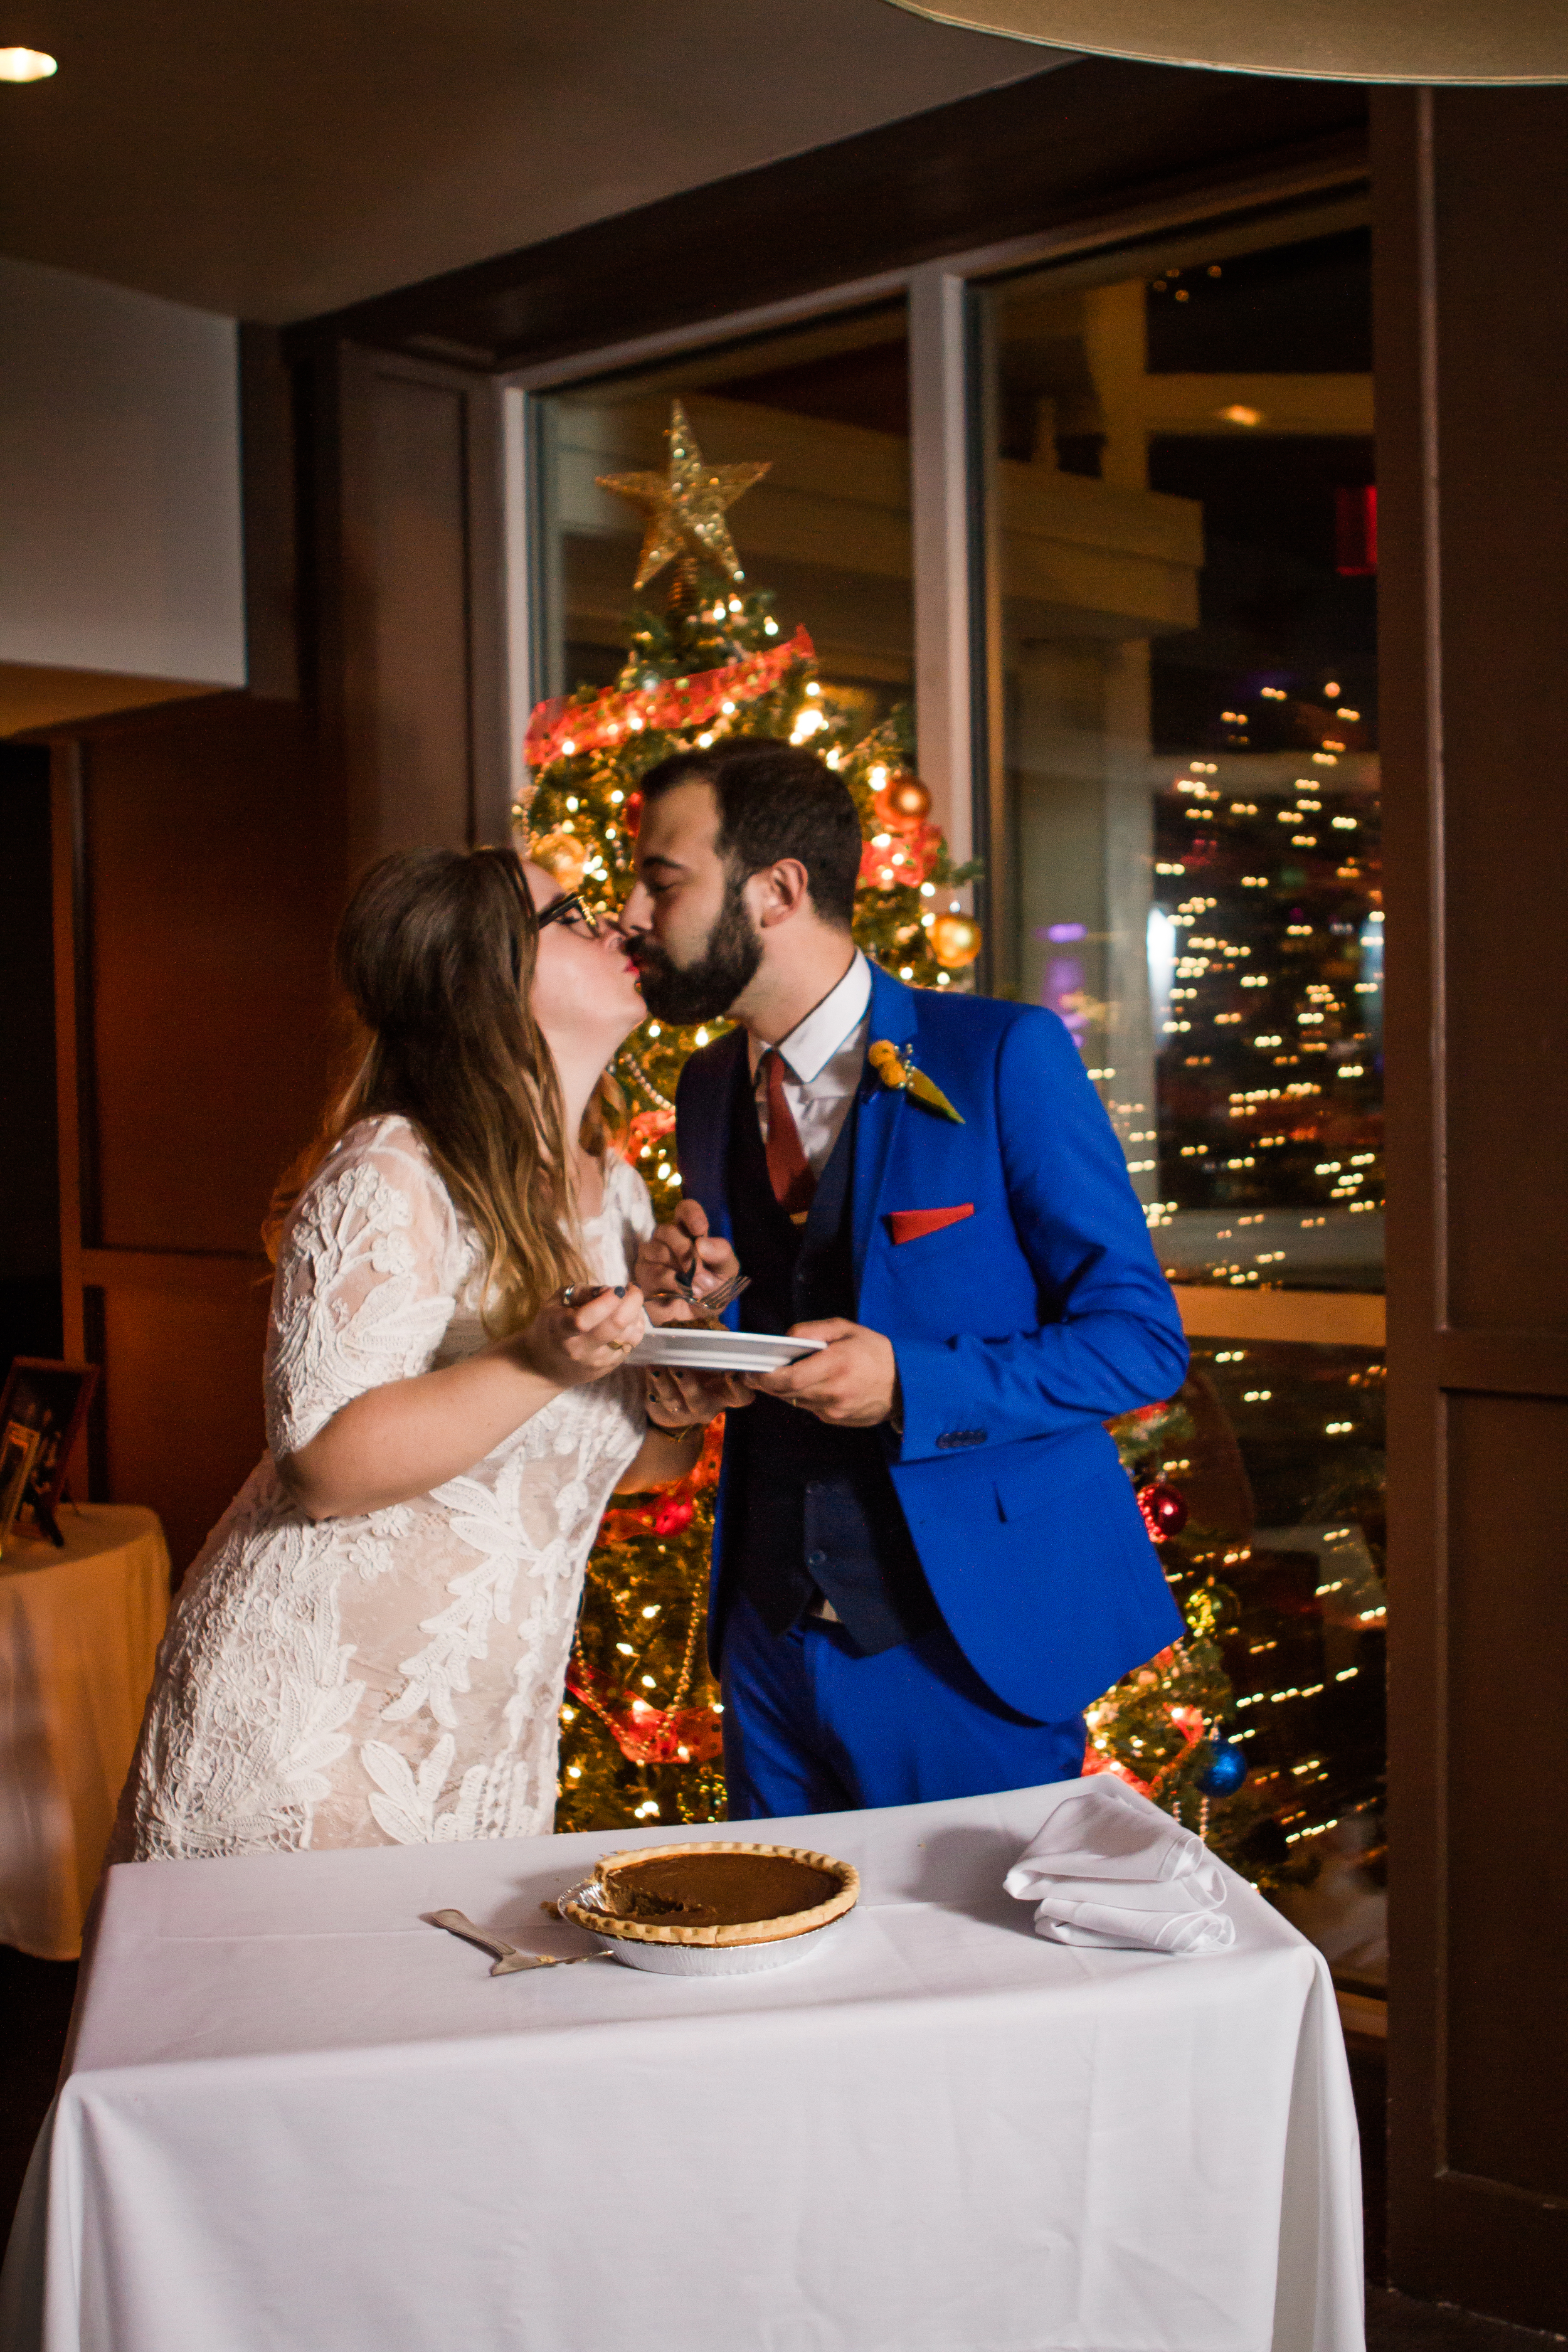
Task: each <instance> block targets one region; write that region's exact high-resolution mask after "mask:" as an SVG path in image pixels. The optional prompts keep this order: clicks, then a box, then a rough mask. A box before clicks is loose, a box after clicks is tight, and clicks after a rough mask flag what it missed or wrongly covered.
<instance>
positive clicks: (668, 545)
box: [598, 400, 769, 588]
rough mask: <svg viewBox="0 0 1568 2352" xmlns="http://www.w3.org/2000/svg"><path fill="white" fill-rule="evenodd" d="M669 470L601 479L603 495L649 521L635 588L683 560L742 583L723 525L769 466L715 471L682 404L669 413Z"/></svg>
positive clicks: (727, 528)
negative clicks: (627, 501) (612, 495)
mask: <svg viewBox="0 0 1568 2352" xmlns="http://www.w3.org/2000/svg"><path fill="white" fill-rule="evenodd" d="M664 437H665V439H666V440H667V441H668V443H669V470H668V473H667V474H601V475H599V477H598V484H599V488H601V489H602V490H613V491H614V492H615V494H616V498H618V499H630V501H631V503H632V505H633V506H635V507H638V508H640V509H641V510H642V512H643V514H644V515H645V516H646V517H647V532H646V534H645V536H644V539H643V543H642V554H641V556H640V558H639V559H638V562H637V578H636V580H635V581H634V582H633V583H632V584H633V586H634V587H636V588H646V587H647V583H648V582H649V581H650V580H651V579H653V577H654V576H655V574H656V573H657V572H662V571H663V570H664V567H665V565H666V564H667V563H672V562H674V561H675V559H676V558H677V557H678V556H680V557H684V558H685V559H686V560H687V561H688V562H694V563H695V562H705V563H708V564H710V565H711V566H712V567H713V569H714V570H715V571H717V572H722V573H723V574H724V577H725V579H726V580H738V579H740V578H741V576H742V574H741V567H740V564H739V563H738V562H737V561H736V557H735V543H734V541H733V540H732V539H731V537H730V530H729V526H728V524H727V523H726V522H725V520H724V510H725V509H726V508H727V507H732V506H733V505H734V503H735V500H736V499H738V498H740V497H741V495H742V492H743V491H746V490H749V489H750V488H752V484H753V483H754V482H760V481H761V480H762V478H763V475H764V474H765V473H767V472H768V470H769V467H768V465H767V464H766V462H764V463H763V464H761V465H747V466H710V464H709V463H708V460H707V459H706V458H705V457H704V456H703V455H702V452H701V450H700V448H699V447H698V446H697V441H696V436H694V434H693V433H692V430H691V427H690V425H689V424H688V422H687V418H686V411H685V409H684V408H683V407H682V406H681V404H680V403H679V400H678V401H677V402H676V403H675V404H674V406H673V407H672V408H671V410H670V415H669V430H668V433H667V434H666V435H665V436H664Z"/></svg>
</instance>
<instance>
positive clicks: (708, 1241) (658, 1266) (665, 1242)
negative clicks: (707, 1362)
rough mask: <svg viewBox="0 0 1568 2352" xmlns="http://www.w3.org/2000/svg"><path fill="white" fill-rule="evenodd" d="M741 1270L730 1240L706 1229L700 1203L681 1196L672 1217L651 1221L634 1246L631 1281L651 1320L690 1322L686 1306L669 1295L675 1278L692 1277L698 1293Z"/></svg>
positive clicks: (684, 1280) (726, 1280) (654, 1321)
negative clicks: (661, 1222)
mask: <svg viewBox="0 0 1568 2352" xmlns="http://www.w3.org/2000/svg"><path fill="white" fill-rule="evenodd" d="M740 1270H741V1261H740V1259H739V1258H738V1257H737V1256H736V1255H735V1253H734V1251H733V1250H732V1249H731V1246H730V1244H729V1243H728V1242H727V1241H725V1240H723V1239H722V1238H721V1235H719V1234H710V1232H709V1230H708V1218H707V1215H706V1213H705V1212H704V1210H703V1209H702V1207H701V1204H700V1202H696V1201H682V1202H681V1204H680V1206H679V1209H677V1211H676V1213H675V1219H674V1223H671V1224H668V1225H658V1226H656V1227H655V1229H654V1231H653V1233H652V1234H651V1235H650V1236H649V1238H648V1239H647V1241H646V1242H644V1244H642V1247H641V1248H640V1249H639V1250H638V1252H637V1273H636V1281H637V1288H638V1289H639V1290H640V1291H641V1292H642V1293H643V1296H644V1297H645V1299H646V1300H647V1313H648V1320H649V1322H650V1323H689V1322H690V1321H691V1319H692V1317H691V1309H690V1308H689V1307H688V1306H686V1304H685V1303H684V1301H682V1300H680V1299H679V1298H677V1297H675V1296H674V1289H675V1283H676V1279H677V1277H678V1276H679V1279H680V1280H681V1281H682V1282H689V1283H691V1284H692V1285H693V1286H694V1287H695V1288H696V1290H697V1293H698V1296H699V1297H700V1296H701V1294H702V1293H703V1292H704V1291H705V1290H716V1289H717V1288H718V1286H719V1285H720V1284H721V1282H728V1281H729V1280H730V1278H731V1276H732V1275H736V1274H738V1273H739V1272H740Z"/></svg>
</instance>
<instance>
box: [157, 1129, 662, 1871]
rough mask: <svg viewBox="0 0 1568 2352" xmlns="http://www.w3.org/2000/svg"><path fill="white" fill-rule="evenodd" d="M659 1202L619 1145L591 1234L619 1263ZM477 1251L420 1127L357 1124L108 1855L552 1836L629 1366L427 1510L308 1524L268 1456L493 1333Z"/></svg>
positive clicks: (316, 1196) (629, 1448) (297, 1240)
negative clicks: (574, 1648)
mask: <svg viewBox="0 0 1568 2352" xmlns="http://www.w3.org/2000/svg"><path fill="white" fill-rule="evenodd" d="M652 1227H653V1215H652V1210H651V1208H650V1205H649V1202H648V1197H647V1191H646V1189H645V1187H644V1185H643V1183H642V1181H641V1179H640V1178H639V1177H638V1176H637V1175H636V1174H635V1173H634V1172H633V1171H632V1170H631V1169H629V1168H628V1167H627V1166H626V1164H625V1162H624V1161H623V1160H620V1159H619V1158H618V1157H616V1156H615V1155H612V1156H611V1159H610V1160H609V1163H608V1167H607V1169H606V1172H605V1205H604V1209H603V1212H602V1213H601V1214H600V1215H599V1216H598V1217H596V1218H595V1219H593V1220H592V1221H591V1222H589V1223H587V1224H586V1225H585V1226H584V1245H585V1249H586V1254H587V1255H588V1257H589V1258H590V1260H591V1262H592V1264H593V1265H594V1267H595V1272H596V1273H597V1275H598V1276H599V1279H600V1280H601V1281H604V1282H612V1283H615V1282H625V1281H626V1280H627V1279H628V1278H629V1275H630V1270H631V1265H632V1262H633V1261H634V1259H635V1256H636V1252H637V1242H638V1239H639V1238H640V1237H641V1236H642V1235H644V1234H647V1233H649V1232H651V1231H652ZM482 1274H483V1265H482V1254H481V1251H480V1247H479V1240H478V1237H477V1235H476V1234H475V1233H474V1231H473V1228H472V1227H471V1225H469V1224H468V1223H467V1221H466V1220H465V1219H464V1218H463V1217H461V1216H460V1215H459V1213H458V1211H457V1209H456V1208H455V1206H454V1204H453V1202H452V1199H451V1196H450V1194H449V1193H448V1192H447V1189H446V1187H445V1185H444V1184H443V1183H442V1181H441V1180H440V1177H439V1176H438V1175H437V1171H436V1170H435V1168H434V1166H433V1165H432V1163H431V1161H430V1160H429V1158H428V1156H427V1154H426V1151H425V1150H424V1147H423V1145H422V1144H421V1142H420V1141H419V1139H418V1137H417V1135H416V1132H415V1130H414V1129H412V1128H411V1127H410V1126H409V1125H408V1123H407V1122H406V1121H405V1120H404V1119H401V1118H380V1119H367V1120H363V1121H362V1122H361V1123H360V1124H359V1125H358V1126H356V1127H354V1128H353V1129H350V1131H349V1133H348V1134H347V1135H346V1136H345V1137H344V1139H343V1140H342V1143H341V1144H340V1145H339V1146H338V1148H337V1149H336V1150H334V1151H333V1152H332V1154H331V1157H330V1158H329V1159H328V1160H326V1161H325V1162H324V1163H323V1165H322V1166H321V1169H320V1170H319V1171H317V1173H316V1175H315V1176H314V1177H313V1178H312V1180H311V1181H310V1185H309V1186H308V1187H307V1189H306V1191H305V1192H304V1193H303V1194H302V1195H301V1197H300V1201H299V1202H298V1204H297V1206H296V1208H295V1210H294V1212H293V1214H292V1216H291V1217H290V1220H289V1225H288V1228H287V1231H286V1233H285V1234H284V1236H283V1240H282V1245H281V1248H280V1251H279V1260H278V1272H277V1278H276V1281H275V1283H274V1286H273V1293H272V1318H271V1324H270V1327H269V1331H268V1348H267V1361H266V1393H267V1434H268V1452H267V1453H266V1454H264V1455H263V1457H262V1459H261V1462H260V1463H259V1464H258V1467H257V1468H256V1470H255V1471H254V1472H253V1473H252V1475H251V1476H250V1478H249V1479H248V1480H247V1483H246V1485H245V1486H243V1487H242V1488H241V1490H240V1492H239V1494H238V1495H237V1496H236V1498H235V1500H234V1502H233V1503H232V1504H231V1505H230V1506H229V1508H228V1510H227V1512H226V1514H225V1516H224V1517H223V1518H222V1519H221V1520H220V1521H219V1523H218V1525H217V1527H216V1528H215V1529H214V1531H213V1533H212V1535H211V1536H210V1537H209V1538H208V1539H207V1544H206V1548H205V1550H204V1551H203V1553H202V1555H201V1558H200V1559H198V1560H197V1562H196V1564H195V1567H194V1568H193V1569H192V1570H191V1572H190V1575H189V1577H188V1578H187V1580H186V1581H185V1584H184V1588H183V1590H182V1591H181V1593H180V1597H179V1600H178V1601H177V1603H176V1605H175V1609H174V1615H173V1617H172V1619H171V1621H170V1624H169V1629H168V1632H167V1633H166V1634H165V1636H164V1639H163V1648H162V1650H161V1651H160V1654H159V1659H158V1669H157V1674H156V1675H155V1678H154V1681H153V1695H152V1697H151V1698H150V1700H149V1702H148V1707H147V1717H146V1721H145V1723H144V1725H143V1727H142V1739H141V1744H140V1746H139V1748H138V1749H137V1753H136V1759H135V1762H134V1763H133V1765H132V1772H131V1778H130V1780H129V1781H128V1783H127V1785H126V1791H125V1796H124V1799H123V1800H122V1801H121V1822H120V1827H119V1831H118V1832H117V1835H116V1839H115V1846H114V1858H115V1859H118V1860H138V1861H140V1860H144V1859H147V1858H149V1857H151V1856H168V1857H175V1858H190V1857H195V1856H201V1855H208V1854H235V1853H262V1852H278V1851H280V1850H283V1851H293V1850H296V1849H299V1848H301V1847H306V1846H310V1847H318V1848H319V1847H323V1846H345V1845H382V1844H399V1845H406V1844H413V1843H418V1842H419V1841H422V1840H427V1839H444V1838H479V1837H522V1836H527V1835H531V1834H533V1833H535V1832H543V1831H548V1830H549V1829H550V1827H551V1825H552V1820H553V1812H554V1804H555V1776H556V1742H557V1735H558V1716H559V1709H560V1705H561V1696H562V1688H563V1681H564V1677H565V1671H566V1663H567V1657H568V1654H569V1651H570V1647H571V1643H572V1634H573V1627H574V1622H575V1618H576V1614H577V1603H578V1600H579V1597H580V1594H581V1591H582V1584H583V1568H584V1561H585V1559H586V1558H587V1555H588V1551H589V1548H590V1546H591V1545H592V1543H593V1540H594V1536H595V1530H596V1529H597V1527H598V1524H599V1519H600V1516H601V1514H602V1512H603V1511H604V1508H605V1503H606V1501H607V1500H608V1498H609V1496H610V1494H611V1491H612V1489H613V1488H614V1486H615V1485H616V1480H617V1479H618V1478H619V1477H620V1476H621V1475H622V1473H623V1472H624V1471H625V1470H626V1466H627V1465H628V1464H629V1463H630V1461H631V1459H632V1457H633V1455H634V1454H636V1453H637V1449H638V1447H639V1445H640V1444H641V1443H642V1439H643V1435H644V1429H645V1423H644V1416H643V1408H642V1383H641V1377H640V1375H639V1374H638V1373H637V1372H636V1371H633V1370H622V1371H619V1372H614V1373H611V1374H609V1375H607V1376H606V1377H605V1379H604V1380H601V1381H594V1382H592V1383H590V1384H588V1385H586V1386H584V1387H581V1388H574V1389H569V1390H567V1391H564V1392H563V1394H562V1395H561V1396H559V1397H557V1398H556V1399H554V1401H553V1402H552V1403H550V1404H548V1405H547V1406H545V1408H544V1409H543V1411H542V1412H538V1413H536V1414H535V1415H534V1416H533V1418H532V1420H531V1421H528V1422H525V1423H523V1425H522V1427H521V1429H518V1430H515V1431H514V1432H513V1433H512V1434H511V1435H510V1437H508V1438H506V1439H505V1440H504V1441H503V1442H502V1443H501V1444H500V1445H498V1446H497V1447H496V1448H495V1450H494V1452H493V1453H491V1454H487V1455H486V1456H485V1458H484V1460H483V1461H482V1462H476V1463H475V1464H474V1465H473V1467H472V1468H471V1469H469V1470H467V1471H465V1472H464V1473H463V1475H462V1476H461V1477H458V1478H449V1479H447V1482H446V1484H445V1485H444V1486H437V1487H436V1488H434V1489H433V1490H432V1491H431V1492H430V1493H429V1494H427V1495H421V1496H419V1497H418V1498H417V1499H416V1501H414V1502H410V1503H398V1504H395V1505H394V1506H393V1507H391V1508H390V1509H387V1510H381V1511H372V1512H368V1513H366V1514H365V1515H364V1516H363V1517H360V1518H345V1519H328V1520H323V1521H321V1522H319V1523H316V1524H312V1523H311V1521H310V1519H308V1518H307V1517H305V1515H304V1513H303V1512H302V1511H301V1510H300V1508H299V1507H298V1506H297V1505H296V1504H295V1503H293V1502H292V1501H291V1500H290V1499H289V1495H288V1492H287V1490H286V1489H285V1487H284V1486H283V1485H282V1482H281V1480H280V1479H279V1475H278V1472H277V1470H276V1468H275V1466H274V1465H275V1463H276V1461H277V1460H278V1458H279V1456H280V1455H286V1454H289V1453H291V1452H293V1451H294V1450H296V1449H297V1448H298V1447H300V1446H301V1445H303V1444H305V1443H306V1442H307V1440H308V1439H310V1437H312V1436H313V1435H314V1434H315V1433H316V1432H317V1431H318V1430H319V1429H320V1428H321V1426H322V1425H323V1423H326V1422H327V1421H328V1420H329V1419H330V1418H331V1415H332V1414H333V1413H334V1412H337V1410H338V1409H339V1407H340V1406H341V1405H343V1404H346V1403H347V1402H348V1401H349V1399H350V1398H351V1397H354V1396H358V1395H360V1394H362V1393H363V1391H365V1390H367V1389H373V1388H376V1387H379V1386H381V1385H382V1384H383V1383H384V1382H385V1381H398V1380H405V1379H407V1378H409V1377H410V1376H411V1375H412V1374H415V1373H416V1372H424V1371H429V1370H434V1369H435V1368H436V1367H437V1366H438V1365H441V1364H449V1363H452V1362H455V1361H456V1360H458V1358H460V1357H463V1356H468V1355H471V1354H472V1353H474V1352H475V1351H476V1350H477V1349H479V1348H481V1347H483V1346H484V1345H486V1335H485V1332H484V1329H483V1326H482V1324H481V1321H480V1314H479V1309H480V1304H481V1300H480V1285H481V1281H482Z"/></svg>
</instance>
